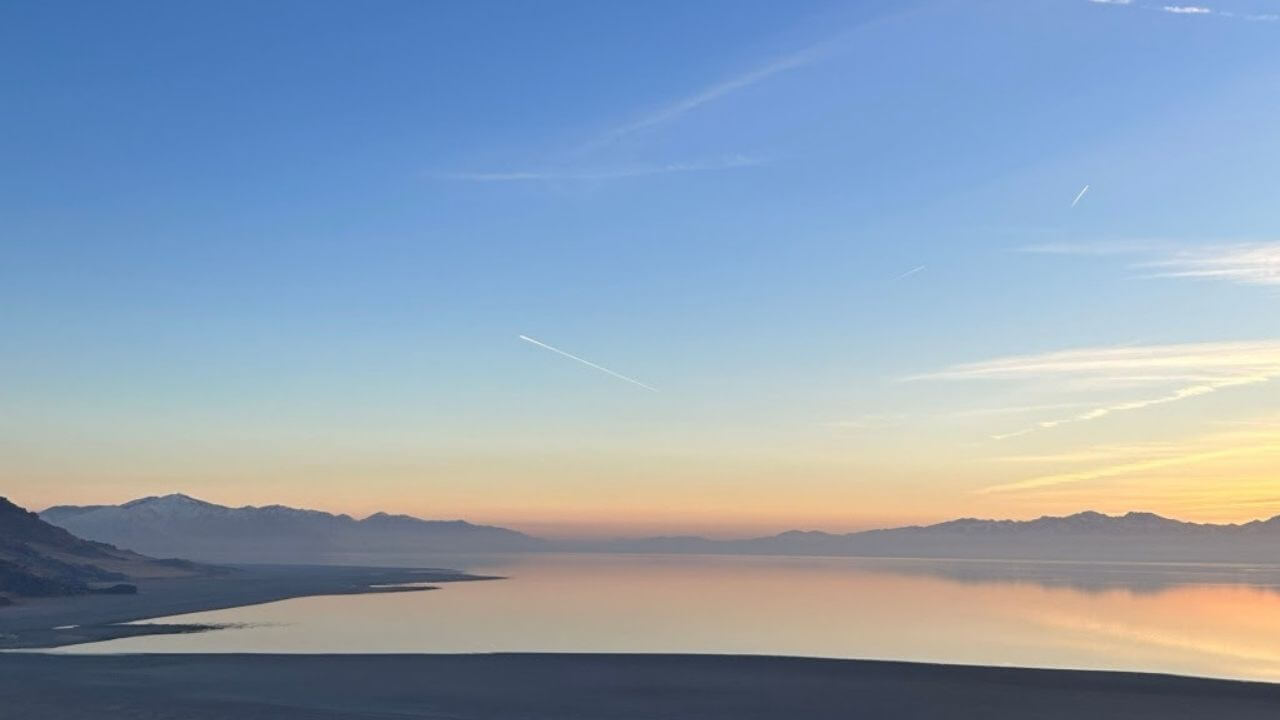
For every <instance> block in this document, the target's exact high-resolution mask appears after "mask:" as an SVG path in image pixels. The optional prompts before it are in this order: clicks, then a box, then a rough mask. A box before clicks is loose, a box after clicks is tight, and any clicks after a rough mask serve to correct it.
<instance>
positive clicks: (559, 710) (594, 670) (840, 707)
mask: <svg viewBox="0 0 1280 720" xmlns="http://www.w3.org/2000/svg"><path fill="white" fill-rule="evenodd" d="M0 702H3V703H4V706H5V707H6V708H9V709H11V710H12V711H13V712H14V713H15V717H23V718H30V719H31V720H42V719H43V718H51V719H52V718H59V719H60V720H63V719H65V720H77V719H79V718H99V717H112V718H123V719H128V718H144V717H145V718H170V717H172V718H179V717H181V718H196V719H212V718H244V719H246V720H256V719H259V718H261V719H263V720H265V719H266V718H283V719H286V720H288V719H292V718H352V719H363V718H368V719H369V720H373V719H374V718H387V717H404V718H443V717H447V718H453V719H455V720H467V719H474V720H488V719H493V720H496V719H498V718H510V717H521V718H526V719H527V720H588V719H590V720H598V719H599V718H613V719H615V720H627V719H632V718H634V719H636V720H639V719H640V718H652V717H667V718H698V719H700V720H703V719H706V720H718V719H721V718H723V719H724V720H730V719H731V718H732V719H733V720H754V719H756V718H759V719H761V720H763V719H764V718H777V717H786V716H788V715H790V716H798V717H804V718H817V719H820V720H825V719H826V718H831V719H832V720H834V719H835V718H849V717H860V718H936V717H947V718H973V719H975V720H977V719H978V718H983V719H984V720H985V719H988V718H993V717H1009V718H1015V717H1016V718H1024V717H1025V718H1037V719H1045V720H1055V719H1059V718H1060V719H1062V720H1066V719H1067V718H1084V717H1087V718H1090V720H1110V719H1112V718H1115V719H1119V718H1126V719H1134V720H1145V719H1148V718H1150V719H1151V720H1155V719H1156V718H1159V719H1160V720H1183V719H1186V720H1191V719H1192V718H1206V717H1230V718H1233V719H1237V718H1238V719H1240V720H1253V719H1254V718H1259V719H1260V718H1274V717H1276V716H1277V715H1278V714H1280V685H1276V684H1268V683H1260V682H1245V681H1232V680H1215V679H1205V678H1194V677H1182V676H1175V675H1155V674H1143V673H1127V672H1104V671H1089V670H1039V669H1026V668H1004V667H984V666H964V665H931V664H923V663H910V662H891V661H875V660H826V659H815V658H799V657H771V656H758V655H649V654H635V655H629V654H609V653H600V654H571V653H498V654H474V655H472V654H468V655H265V654H241V655H197V654H193V655H158V654H157V655H151V654H139V655H59V654H53V653H2V654H0Z"/></svg>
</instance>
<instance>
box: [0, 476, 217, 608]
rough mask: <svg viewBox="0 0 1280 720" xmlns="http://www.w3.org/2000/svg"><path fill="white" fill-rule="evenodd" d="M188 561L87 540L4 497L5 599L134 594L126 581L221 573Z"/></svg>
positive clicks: (1, 599)
mask: <svg viewBox="0 0 1280 720" xmlns="http://www.w3.org/2000/svg"><path fill="white" fill-rule="evenodd" d="M217 570H218V569H216V568H205V567H201V566H199V565H196V564H194V563H189V562H186V561H184V560H156V559H154V558H149V557H144V556H142V555H139V554H138V553H135V552H132V551H129V550H121V549H119V548H117V547H114V546H112V545H108V544H106V543H101V542H91V541H88V540H82V539H81V538H78V537H76V536H75V535H73V534H72V533H70V532H68V531H67V530H65V529H64V528H61V527H56V526H54V525H52V524H50V523H48V522H46V521H44V520H42V519H40V517H39V516H38V515H37V514H36V513H33V512H29V511H27V510H24V509H23V508H21V507H18V506H17V505H14V504H13V503H12V502H9V500H7V499H5V498H3V497H0V604H8V602H9V601H8V597H9V596H30V597H44V596H52V595H79V594H85V593H94V592H97V593H101V592H113V593H121V592H125V593H131V592H135V591H136V587H135V586H133V585H131V584H129V583H127V582H125V581H127V580H131V579H133V578H140V577H170V576H179V575H190V574H204V573H209V572H216V571H217Z"/></svg>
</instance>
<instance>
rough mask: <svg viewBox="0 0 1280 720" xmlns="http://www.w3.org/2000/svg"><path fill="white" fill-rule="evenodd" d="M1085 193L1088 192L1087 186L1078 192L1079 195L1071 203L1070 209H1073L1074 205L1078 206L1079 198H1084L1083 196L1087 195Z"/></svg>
mask: <svg viewBox="0 0 1280 720" xmlns="http://www.w3.org/2000/svg"><path fill="white" fill-rule="evenodd" d="M1087 192H1089V186H1088V185H1085V186H1084V187H1083V188H1082V189H1081V190H1080V194H1079V195H1077V196H1076V199H1075V200H1072V201H1071V207H1075V206H1076V205H1079V204H1080V198H1082V197H1084V194H1085V193H1087Z"/></svg>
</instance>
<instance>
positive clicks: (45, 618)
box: [0, 565, 488, 649]
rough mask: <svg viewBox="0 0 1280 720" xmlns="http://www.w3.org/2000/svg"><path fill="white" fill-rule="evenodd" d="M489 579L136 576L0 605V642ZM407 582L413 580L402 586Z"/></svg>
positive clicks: (249, 570) (236, 572) (142, 629)
mask: <svg viewBox="0 0 1280 720" xmlns="http://www.w3.org/2000/svg"><path fill="white" fill-rule="evenodd" d="M481 579H488V578H483V577H481V576H477V575H468V574H466V573H462V572H458V571H456V570H443V569H412V568H377V567H342V566H326V565H254V566H237V567H231V568H228V572H226V573H223V574H218V575H208V576H198V577H176V578H143V579H139V580H136V581H135V582H136V584H137V586H138V593H137V594H136V595H72V596H66V597H52V598H23V599H21V600H19V601H18V602H15V603H14V604H13V605H9V606H5V607H3V608H0V649H13V648H47V647H58V646H62V645H72V644H75V643H83V642H94V641H98V640H110V639H113V638H118V637H129V636H134V635H147V634H152V635H154V634H163V633H174V632H193V631H199V630H203V629H206V628H205V627H202V626H199V625H164V624H147V625H121V624H120V623H128V622H134V621H137V620H145V619H147V618H156V617H166V616H169V615H181V614H184V613H192V612H199V611H202V610H218V609H221V608H229V607H238V606H241V605H254V604H257V603H264V602H273V601H276V600H285V599H288V598H294V597H304V596H308V595H338V594H352V593H379V592H413V591H421V590H429V589H432V588H431V587H430V586H429V585H425V583H442V582H459V581H464V580H481ZM406 584H413V586H412V587H406Z"/></svg>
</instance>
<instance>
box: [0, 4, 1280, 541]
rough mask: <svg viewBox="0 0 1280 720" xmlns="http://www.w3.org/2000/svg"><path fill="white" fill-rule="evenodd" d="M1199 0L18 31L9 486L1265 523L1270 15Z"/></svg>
mask: <svg viewBox="0 0 1280 720" xmlns="http://www.w3.org/2000/svg"><path fill="white" fill-rule="evenodd" d="M1203 1H1204V3H1205V6H1204V7H1198V6H1192V5H1182V4H1177V5H1163V4H1162V3H1161V1H1160V0H1155V1H1154V2H1148V1H1146V0H1132V2H1124V1H1121V0H1111V1H1110V2H1102V1H1100V0H1041V1H1037V2H1026V0H1004V1H996V0H992V1H980V0H974V1H967V2H964V1H955V2H946V1H937V2H924V1H922V2H903V1H901V0H894V1H889V0H884V1H880V0H868V1H865V2H856V3H845V4H841V3H826V2H790V3H778V2H744V1H742V0H733V1H732V2H651V3H631V4H623V3H600V2H580V3H571V2H554V3H553V2H504V3H497V2H479V3H426V2H390V1H384V2H379V3H374V4H368V3H325V2H314V1H310V0H309V1H307V2H283V1H281V2H272V3H258V2H239V3H237V2H219V3H198V2H196V3H193V2H186V3H162V2H151V3H139V2H120V3H92V2H84V3H61V2H8V3H5V4H4V6H3V8H2V9H0V86H2V87H3V89H4V97H5V110H4V112H3V113H2V114H0V159H2V162H0V330H3V334H2V335H0V492H2V493H3V494H6V495H9V496H10V497H12V498H13V499H14V500H15V501H17V502H19V503H21V504H24V505H27V506H30V507H36V508H39V507H43V506H46V505H50V504H54V503H92V502H120V501H123V500H127V499H131V498H134V497H138V496H142V495H148V494H157V493H164V492H171V491H183V492H187V493H189V494H193V495H196V496H198V497H203V498H206V499H209V500H213V501H217V502H222V503H226V504H234V505H240V504H246V503H248V504H268V503H276V502H279V503H285V504H291V505H297V506H306V507H315V508H320V509H325V510H331V511H340V512H349V513H353V514H357V515H361V514H365V513H368V512H372V511H374V510H391V511H398V512H409V513H414V514H418V515H422V516H427V517H465V518H467V519H470V520H473V521H481V522H493V523H502V524H506V525H510V526H514V527H518V528H521V529H526V530H530V531H535V532H540V533H547V534H560V535H574V534H631V533H648V532H685V531H697V532H706V533H712V534H741V533H754V532H766V531H776V530H781V529H786V528H791V527H804V528H823V529H828V530H833V531H834V530H853V529H859V528H865V527H872V526H880V525H886V524H897V523H904V522H925V521H935V520H942V519H947V518H950V517H954V516H960V515H977V516H983V517H992V516H995V517H1033V516H1037V515H1040V514H1044V513H1066V512H1074V511H1077V510H1081V509H1085V508H1093V509H1098V510H1102V511H1111V512H1115V511H1126V510H1130V509H1143V510H1151V511H1156V512H1161V513H1163V514H1168V515H1173V516H1177V517H1182V518H1188V519H1198V520H1218V521H1227V520H1229V521H1236V520H1246V519H1251V518H1254V517H1261V516H1270V515H1273V514H1277V513H1280V302H1278V301H1280V240H1278V239H1277V238H1278V237H1280V234H1278V233H1280V132H1277V131H1276V122H1277V121H1276V119H1277V118H1280V93H1278V92H1277V88H1280V19H1278V18H1277V17H1276V16H1275V15H1274V14H1273V13H1275V12H1280V9H1278V8H1277V6H1276V4H1275V2H1274V0H1256V1H1254V2H1247V1H1245V0H1203ZM1198 2H1199V0H1197V3H1198ZM1086 186H1087V187H1088V191H1087V192H1085V193H1084V194H1083V195H1080V193H1081V191H1082V189H1084V188H1085V187H1086ZM520 335H526V336H528V337H531V338H534V339H536V340H538V341H540V342H542V343H545V344H548V345H551V346H553V347H556V348H559V349H561V350H563V351H565V352H568V353H571V354H573V355H576V356H579V357H582V358H585V359H587V360H589V361H591V362H593V363H596V364H598V365H600V366H603V367H606V368H608V369H609V370H611V371H613V372H616V373H618V374H621V375H623V376H625V377H627V378H631V379H634V380H637V381H639V382H640V383H643V384H645V385H648V386H651V387H653V388H655V389H656V390H657V392H650V391H649V390H646V389H645V388H643V387H639V386H637V385H634V384H630V383H628V382H624V381H623V380H622V379H620V378H617V377H613V376H610V375H609V374H606V373H604V372H601V371H599V370H597V369H594V368H591V367H588V366H586V365H583V364H580V363H577V362H575V361H573V360H572V359H569V358H566V357H563V356H561V355H557V354H556V353H554V352H551V351H550V350H547V349H545V348H543V347H538V346H537V345H535V344H533V343H529V342H524V341H522V340H521V339H520V338H519V336H520Z"/></svg>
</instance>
